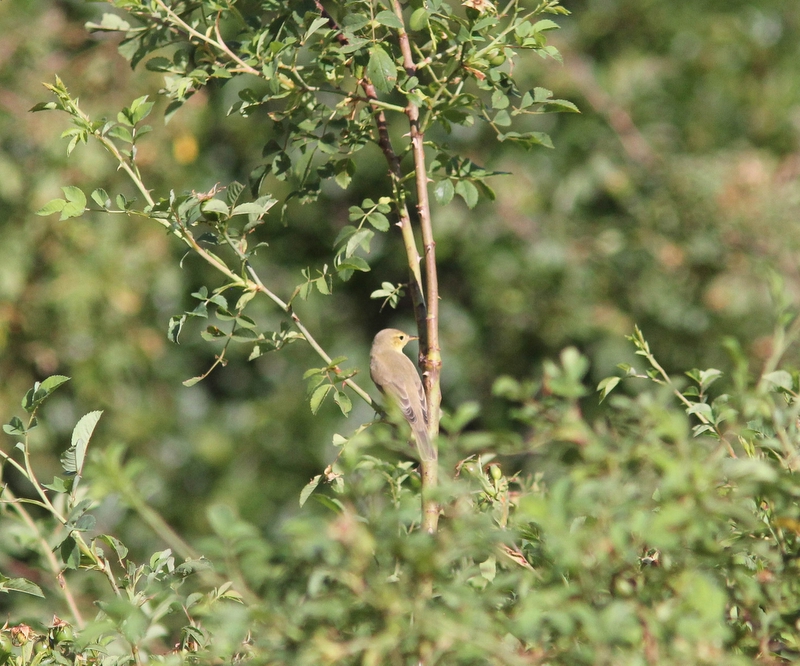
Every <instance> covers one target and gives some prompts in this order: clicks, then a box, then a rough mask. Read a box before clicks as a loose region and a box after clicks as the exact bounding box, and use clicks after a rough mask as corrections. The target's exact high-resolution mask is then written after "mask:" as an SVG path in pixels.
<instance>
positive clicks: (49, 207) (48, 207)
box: [36, 199, 67, 217]
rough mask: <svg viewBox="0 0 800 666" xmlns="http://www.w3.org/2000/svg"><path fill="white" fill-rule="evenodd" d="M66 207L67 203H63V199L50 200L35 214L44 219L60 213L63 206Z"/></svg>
mask: <svg viewBox="0 0 800 666" xmlns="http://www.w3.org/2000/svg"><path fill="white" fill-rule="evenodd" d="M66 205H67V202H66V201H64V199H51V200H50V201H48V202H47V203H46V204H45V205H44V206H42V207H41V208H40V209H39V210H37V211H36V214H37V215H41V216H42V217H45V216H47V215H52V214H53V213H60V212H61V211H62V210H64V206H66Z"/></svg>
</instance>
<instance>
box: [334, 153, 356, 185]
mask: <svg viewBox="0 0 800 666" xmlns="http://www.w3.org/2000/svg"><path fill="white" fill-rule="evenodd" d="M355 172H356V163H355V162H354V161H353V160H351V159H346V160H339V161H338V162H337V163H336V165H335V166H334V174H335V175H334V177H333V178H334V180H335V181H336V184H337V185H338V186H339V187H341V188H342V189H343V190H346V189H347V188H348V187H349V185H350V182H351V181H352V180H353V175H354V174H355Z"/></svg>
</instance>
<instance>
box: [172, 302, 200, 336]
mask: <svg viewBox="0 0 800 666" xmlns="http://www.w3.org/2000/svg"><path fill="white" fill-rule="evenodd" d="M200 306H203V310H204V311H205V303H200V305H199V306H198V307H200ZM185 323H186V315H185V314H184V315H181V316H180V317H179V316H177V315H176V316H174V317H170V318H169V325H168V326H167V339H168V340H170V341H171V342H174V343H175V344H176V345H178V344H180V342H179V341H178V338H179V337H180V334H181V331H182V330H183V325H184V324H185Z"/></svg>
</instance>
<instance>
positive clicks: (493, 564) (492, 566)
mask: <svg viewBox="0 0 800 666" xmlns="http://www.w3.org/2000/svg"><path fill="white" fill-rule="evenodd" d="M478 568H479V569H480V571H481V576H482V577H483V578H485V579H486V580H488V581H489V582H490V583H491V582H492V581H493V580H494V577H495V576H496V575H497V560H496V559H495V557H494V555H489V557H488V558H487V559H486V560H485V561H483V562H481V563H480V565H479V566H478Z"/></svg>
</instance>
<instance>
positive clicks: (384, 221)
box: [367, 211, 389, 231]
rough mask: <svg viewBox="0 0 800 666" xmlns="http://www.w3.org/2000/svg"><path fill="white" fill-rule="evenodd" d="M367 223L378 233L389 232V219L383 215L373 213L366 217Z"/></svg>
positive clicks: (376, 212)
mask: <svg viewBox="0 0 800 666" xmlns="http://www.w3.org/2000/svg"><path fill="white" fill-rule="evenodd" d="M367 222H369V223H370V224H371V225H372V226H373V227H374V228H375V229H377V230H378V231H389V218H387V217H386V216H385V215H384V214H383V213H379V212H378V211H373V212H372V213H370V214H369V215H367Z"/></svg>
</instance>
